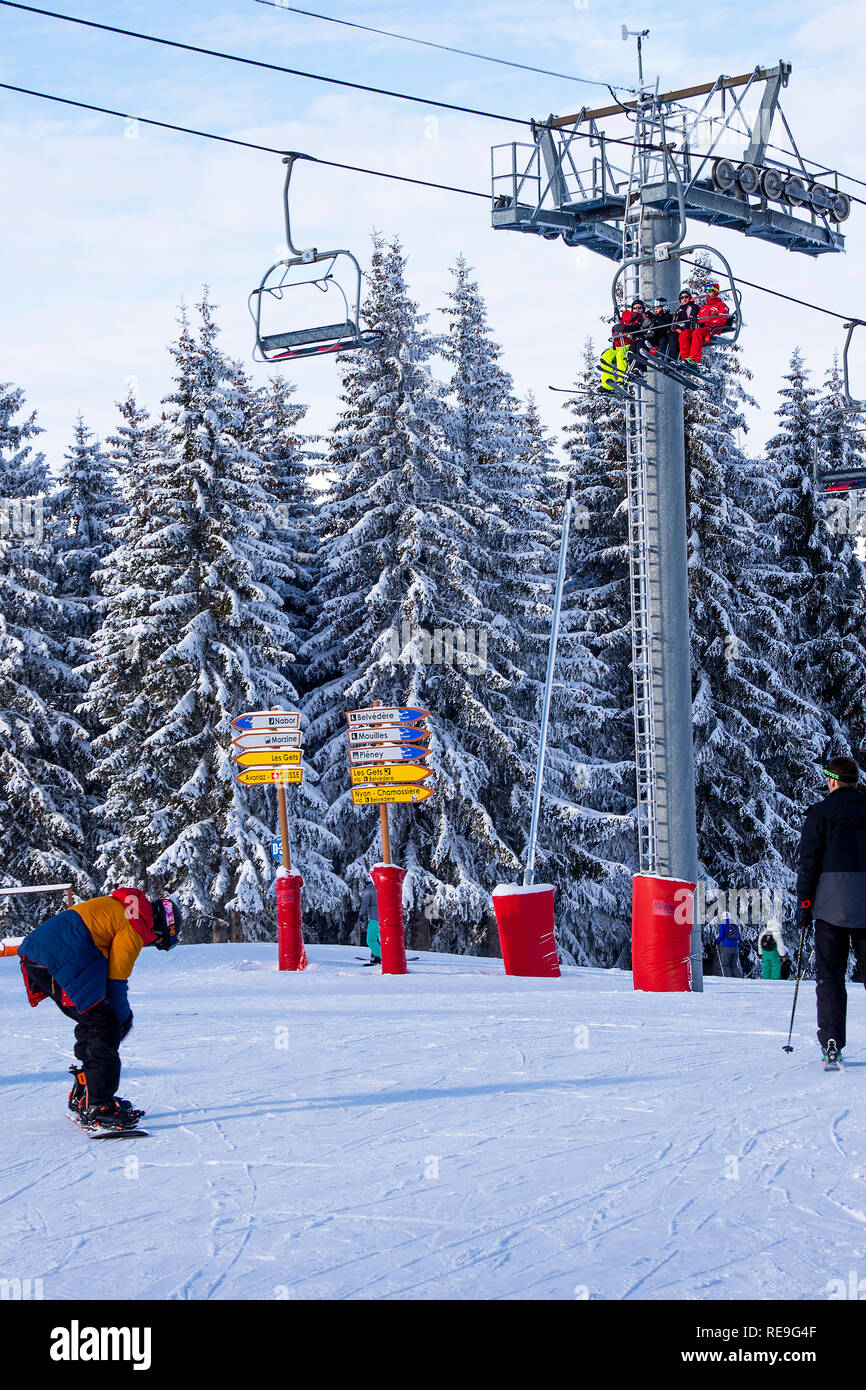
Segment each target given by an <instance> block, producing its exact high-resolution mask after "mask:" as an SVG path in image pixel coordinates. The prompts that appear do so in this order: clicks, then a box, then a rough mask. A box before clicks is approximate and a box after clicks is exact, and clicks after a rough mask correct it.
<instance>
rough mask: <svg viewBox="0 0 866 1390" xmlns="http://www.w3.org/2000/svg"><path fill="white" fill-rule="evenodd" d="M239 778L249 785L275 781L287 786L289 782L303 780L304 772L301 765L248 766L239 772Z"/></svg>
mask: <svg viewBox="0 0 866 1390" xmlns="http://www.w3.org/2000/svg"><path fill="white" fill-rule="evenodd" d="M237 780H238V781H239V782H245V783H246V784H247V786H248V787H250V786H253V787H254V786H261V785H262V784H263V783H275V782H278V783H281V784H282V785H283V786H285V785H286V784H287V783H289V782H302V781H303V780H304V772H303V768H300V767H247V768H245V769H244V771H243V772H239V773H238V774H237Z"/></svg>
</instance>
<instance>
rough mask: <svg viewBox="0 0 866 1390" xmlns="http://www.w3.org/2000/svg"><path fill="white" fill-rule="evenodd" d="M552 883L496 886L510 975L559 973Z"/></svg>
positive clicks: (498, 923) (499, 926)
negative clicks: (554, 930)
mask: <svg viewBox="0 0 866 1390" xmlns="http://www.w3.org/2000/svg"><path fill="white" fill-rule="evenodd" d="M553 894H554V888H553V885H552V884H551V883H532V884H515V883H501V884H500V885H499V887H498V888H494V890H493V894H492V897H493V911H494V912H495V913H496V926H497V929H498V931H499V944H500V946H501V947H502V964H503V965H504V966H505V973H506V975H535V976H546V977H547V978H555V977H557V976H558V975H559V957H558V956H557V953H556V941H555V939H554V934H553Z"/></svg>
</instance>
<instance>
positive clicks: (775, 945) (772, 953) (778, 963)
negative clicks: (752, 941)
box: [758, 923, 788, 980]
mask: <svg viewBox="0 0 866 1390" xmlns="http://www.w3.org/2000/svg"><path fill="white" fill-rule="evenodd" d="M787 954H788V953H787V951H786V950H785V943H784V941H783V940H782V933H781V932H780V931H779V928H778V927H776V926H774V925H773V924H772V923H770V924H768V925H767V926H766V927H765V928H764V930H763V931H762V932H761V935H760V937H759V938H758V955H759V956H760V957H761V978H762V979H764V980H781V978H782V962H783V961H784V960H785V958H786V957H787Z"/></svg>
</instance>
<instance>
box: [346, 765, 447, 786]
mask: <svg viewBox="0 0 866 1390" xmlns="http://www.w3.org/2000/svg"><path fill="white" fill-rule="evenodd" d="M349 773H350V775H351V778H352V785H353V786H357V785H359V784H363V783H365V782H387V783H391V782H423V781H425V780H426V778H428V777H429V776H430V775H431V773H430V768H429V767H415V766H413V764H412V763H402V764H397V765H396V766H395V765H394V764H393V763H392V764H389V765H388V766H383V767H350V768H349Z"/></svg>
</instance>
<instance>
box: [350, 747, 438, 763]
mask: <svg viewBox="0 0 866 1390" xmlns="http://www.w3.org/2000/svg"><path fill="white" fill-rule="evenodd" d="M429 751H430V750H429V748H423V747H422V746H421V744H419V743H380V744H379V745H378V746H377V747H376V748H350V749H349V763H350V765H351V766H352V767H364V766H365V765H366V764H368V763H407V762H413V761H414V762H423V760H424V759H425V758H426V757H427V754H428V753H429Z"/></svg>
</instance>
